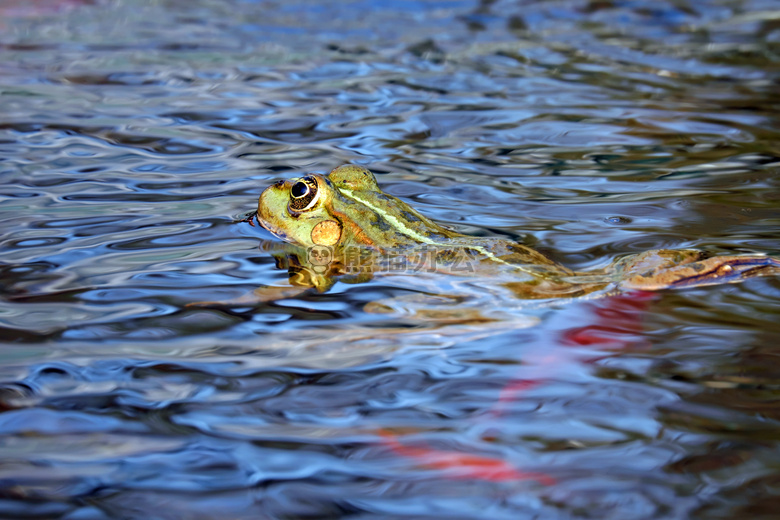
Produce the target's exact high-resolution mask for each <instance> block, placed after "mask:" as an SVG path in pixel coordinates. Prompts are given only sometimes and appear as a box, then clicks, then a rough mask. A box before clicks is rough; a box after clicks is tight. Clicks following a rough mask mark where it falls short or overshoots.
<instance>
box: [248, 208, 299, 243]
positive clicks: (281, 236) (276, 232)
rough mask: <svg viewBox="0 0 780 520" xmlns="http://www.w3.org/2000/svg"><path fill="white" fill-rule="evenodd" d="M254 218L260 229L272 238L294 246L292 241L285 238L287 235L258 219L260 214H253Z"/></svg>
mask: <svg viewBox="0 0 780 520" xmlns="http://www.w3.org/2000/svg"><path fill="white" fill-rule="evenodd" d="M254 216H255V218H256V219H257V223H258V224H260V227H261V228H263V229H265V230H266V231H268V232H269V233H271V234H272V235H273V236H275V237H277V238H279V239H280V240H284V241H285V242H289V243H291V244H294V243H295V242H293V241H292V240H290V238H289V237H288V236H287V233H285V232H283V231H281V230H280V229H278V228H274V226H272V225H271V224H270V223H269V222H266V221H265V220H263V219H262V218H260V213H259V212H257V213H255V215H254Z"/></svg>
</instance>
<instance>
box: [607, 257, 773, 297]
mask: <svg viewBox="0 0 780 520" xmlns="http://www.w3.org/2000/svg"><path fill="white" fill-rule="evenodd" d="M616 267H618V269H619V270H620V277H619V281H618V285H619V286H620V288H621V289H624V290H626V289H627V290H643V291H658V290H661V289H669V288H676V287H697V286H701V285H715V284H723V283H736V282H741V281H742V280H745V279H747V278H752V277H755V276H772V275H780V260H779V259H777V258H773V257H771V256H764V255H734V256H713V257H711V258H705V257H704V254H703V253H702V252H700V251H694V250H691V249H682V250H668V249H657V250H653V251H647V252H645V253H641V254H639V255H636V256H632V257H628V258H626V259H623V260H622V261H621V262H620V263H619V264H618V265H617V266H616Z"/></svg>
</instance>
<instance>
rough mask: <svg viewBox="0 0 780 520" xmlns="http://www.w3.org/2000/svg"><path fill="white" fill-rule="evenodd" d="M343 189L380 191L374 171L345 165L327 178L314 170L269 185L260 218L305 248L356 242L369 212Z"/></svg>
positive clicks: (279, 234)
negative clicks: (344, 193) (310, 172)
mask: <svg viewBox="0 0 780 520" xmlns="http://www.w3.org/2000/svg"><path fill="white" fill-rule="evenodd" d="M342 190H345V191H346V192H347V193H351V192H353V191H361V192H367V193H369V194H373V193H380V191H379V187H378V186H377V183H376V179H375V178H374V175H373V174H372V173H371V172H370V171H368V170H366V169H365V168H361V167H359V166H354V165H346V166H341V167H339V168H336V169H335V170H333V171H332V172H330V174H329V175H328V176H327V177H325V176H323V175H319V174H316V173H312V174H309V175H306V176H305V177H301V178H298V179H292V180H286V181H279V182H277V183H276V184H273V185H272V186H269V187H268V188H266V189H265V191H263V193H262V194H261V195H260V199H259V200H258V203H257V218H258V220H259V222H260V224H261V225H262V226H263V227H264V228H265V229H267V230H268V231H270V232H271V233H273V234H274V235H276V236H277V237H279V238H281V239H282V240H285V241H286V242H290V243H293V244H298V245H300V246H303V247H312V246H315V245H324V246H336V245H340V244H343V243H345V242H355V241H356V240H355V239H356V235H362V233H361V230H362V229H364V228H365V227H366V225H367V223H366V222H364V221H363V219H364V217H366V214H365V212H364V211H363V209H362V208H360V207H359V205H357V204H355V203H354V202H353V201H351V200H349V199H347V198H345V197H344V195H343V194H342ZM345 208H346V210H345ZM357 241H359V240H357Z"/></svg>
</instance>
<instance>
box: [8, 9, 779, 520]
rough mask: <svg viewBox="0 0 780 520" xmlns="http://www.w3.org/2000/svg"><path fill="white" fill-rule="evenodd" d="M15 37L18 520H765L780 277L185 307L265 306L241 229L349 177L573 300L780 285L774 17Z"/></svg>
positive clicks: (13, 341) (11, 244)
mask: <svg viewBox="0 0 780 520" xmlns="http://www.w3.org/2000/svg"><path fill="white" fill-rule="evenodd" d="M0 6H1V7H0V183H1V184H0V186H1V187H2V191H1V192H0V221H1V222H2V224H1V225H2V234H1V235H0V237H2V242H1V243H0V248H2V249H0V283H1V284H2V293H1V295H2V300H0V338H2V348H1V349H0V409H1V410H2V413H0V433H1V434H2V436H0V514H1V515H2V517H3V518H47V519H49V518H51V519H53V518H65V519H74V520H75V519H79V520H82V519H104V518H122V519H149V518H154V519H157V518H160V519H210V518H253V519H257V518H284V519H293V518H337V517H350V518H458V519H460V518H464V519H465V518H489V519H501V518H511V519H517V518H562V519H569V518H593V519H607V518H610V519H612V518H614V519H620V520H624V519H628V518H632V519H634V518H663V519H676V518H716V519H725V518H752V519H764V518H767V519H768V518H776V517H777V516H776V515H777V514H778V513H777V500H778V495H780V406H779V405H778V402H779V401H778V397H779V396H780V394H778V384H780V350H778V348H779V347H778V345H780V327H779V326H778V324H777V323H778V319H779V318H780V316H779V315H778V308H779V307H778V301H780V281H779V280H777V279H771V278H770V279H755V280H750V281H748V282H746V283H743V284H740V285H729V286H719V287H708V288H700V289H692V290H687V291H676V292H675V291H667V292H663V293H660V294H656V295H654V296H652V297H639V296H635V297H619V298H611V299H604V300H594V301H583V302H573V303H566V304H563V303H562V304H560V305H557V306H554V307H552V308H548V309H544V310H533V311H529V313H528V316H527V318H526V320H525V321H522V320H520V321H518V322H514V323H511V324H506V325H507V326H506V327H504V328H500V327H497V328H489V329H487V330H485V329H482V330H479V329H468V328H462V327H461V328H459V327H457V326H452V327H445V328H443V329H441V330H437V331H431V330H426V329H419V330H418V329H413V328H412V329H408V328H407V329H405V330H404V329H399V323H396V322H395V321H394V320H393V318H392V317H391V316H390V317H383V316H381V315H373V314H370V313H368V312H366V311H365V310H364V306H365V304H366V303H369V302H372V301H375V300H377V299H380V298H383V297H385V296H387V295H388V294H389V293H390V289H389V288H388V287H387V286H386V285H385V284H384V282H382V281H381V280H377V281H373V282H371V283H368V284H363V285H337V286H336V287H335V288H334V290H333V291H331V292H329V293H326V294H322V295H316V294H315V295H304V296H301V297H298V298H295V299H288V300H283V301H278V302H270V303H267V304H262V305H259V306H256V307H244V308H226V309H209V308H197V307H187V306H186V305H187V304H188V303H192V302H197V301H203V300H229V299H231V298H238V297H240V296H241V295H243V294H246V293H247V292H248V291H251V290H252V289H254V288H256V287H258V286H261V285H267V284H271V283H280V282H282V281H284V280H285V279H286V273H284V272H281V271H278V270H276V269H275V268H274V262H273V259H272V258H271V256H270V255H269V254H268V253H267V252H266V251H264V250H262V249H259V248H258V244H259V243H260V240H261V239H265V240H269V239H271V237H270V235H269V234H267V233H266V232H265V231H263V230H259V229H257V228H252V227H249V226H248V225H247V224H235V223H233V222H234V220H235V219H236V218H237V217H240V216H241V215H242V214H243V213H245V212H248V211H250V210H252V209H253V205H254V203H255V200H256V197H257V196H258V195H259V193H260V191H261V190H262V188H263V187H265V186H267V185H269V184H270V183H271V182H273V181H275V180H278V179H280V178H288V177H293V176H297V175H300V174H302V173H304V172H309V171H319V172H324V171H327V170H329V169H331V168H333V167H335V166H338V165H340V164H343V163H346V162H354V163H358V164H363V165H366V166H369V167H371V168H372V169H373V170H374V171H375V172H377V174H378V176H379V178H380V183H381V184H382V185H383V186H384V187H385V188H386V189H387V191H388V192H390V193H392V194H394V195H397V196H400V197H402V198H404V199H405V200H408V201H412V202H413V204H414V205H415V206H416V207H417V208H418V209H420V210H421V211H422V212H423V213H425V214H426V215H429V216H431V217H433V218H435V219H437V220H439V221H442V222H444V223H447V224H449V225H451V226H454V227H456V228H458V229H460V230H462V231H464V232H468V233H474V234H481V235H495V236H507V237H512V238H516V239H518V240H522V241H524V242H525V243H527V244H529V245H532V246H533V247H537V248H539V249H541V250H543V251H545V252H547V253H550V254H552V255H553V256H554V257H555V258H557V259H558V260H560V261H562V262H564V263H566V264H567V265H569V266H572V267H575V268H578V269H586V268H588V267H591V266H597V265H604V264H605V263H606V262H607V261H609V260H610V259H611V258H613V257H614V256H615V255H617V254H620V253H628V252H637V251H642V250H645V249H648V248H657V247H670V248H675V247H694V248H700V249H705V250H708V251H711V252H714V253H727V252H764V253H773V254H777V253H778V252H779V251H780V249H779V248H778V226H779V225H780V196H779V195H778V194H779V193H780V148H779V147H778V143H780V11H779V10H778V8H779V7H780V5H778V3H777V1H776V0H771V1H770V0H765V1H761V0H756V1H728V0H719V1H715V0H712V1H696V2H693V1H690V2H689V1H684V0H683V1H654V2H642V1H624V2H619V1H595V0H594V1H591V2H587V1H577V0H572V1H550V2H534V1H526V2H502V1H485V2H482V3H477V2H474V1H471V0H470V1H465V0H463V1H458V0H453V1H429V2H412V1H403V2H393V3H385V2H381V1H378V0H363V1H344V2H338V3H336V2H314V1H311V2H310V1H304V0H299V1H292V2H250V1H243V2H241V1H234V2H218V1H213V2H209V1H206V0H196V1H193V2H181V1H174V0H168V1H164V0H163V1H138V2H136V1H132V2H131V1H104V2H103V1H95V2H92V1H81V2H79V1H76V0H70V1H66V0H62V1H60V2H56V1H54V0H49V1H39V2H32V3H30V2H11V1H6V2H3V3H2V4H0ZM409 289H410V291H411V292H413V289H412V288H411V287H410V288H409Z"/></svg>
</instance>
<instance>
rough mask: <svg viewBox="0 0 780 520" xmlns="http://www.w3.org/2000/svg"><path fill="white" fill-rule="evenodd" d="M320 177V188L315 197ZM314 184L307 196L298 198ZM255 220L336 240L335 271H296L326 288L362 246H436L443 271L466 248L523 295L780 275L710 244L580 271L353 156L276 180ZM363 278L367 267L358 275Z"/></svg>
mask: <svg viewBox="0 0 780 520" xmlns="http://www.w3.org/2000/svg"><path fill="white" fill-rule="evenodd" d="M307 183H308V185H309V186H310V188H309V189H308V190H307V188H306V186H305V185H306V184H307ZM315 184H316V196H312V193H314V189H315ZM307 191H308V194H307V197H309V198H306V197H300V195H301V194H302V193H305V192H307ZM257 219H258V221H259V222H260V224H261V225H262V226H263V227H264V228H265V229H267V230H268V231H270V232H271V233H273V234H274V235H276V236H277V237H279V238H281V239H282V240H284V241H286V242H289V243H291V244H295V245H297V246H301V247H303V248H311V247H312V246H315V245H316V244H315V240H317V243H319V244H325V245H327V246H331V247H332V251H333V257H334V262H333V264H332V268H331V269H329V270H328V272H327V273H324V272H320V273H315V274H312V276H308V277H307V276H303V277H301V276H297V278H296V279H292V277H291V282H293V283H294V284H296V285H309V286H313V287H316V288H317V289H318V290H320V291H322V290H326V289H327V288H329V287H330V286H331V285H332V283H333V281H334V278H337V277H339V276H340V275H343V271H340V270H339V269H340V267H339V266H341V265H343V261H344V259H343V255H344V254H345V251H347V250H349V249H350V248H354V247H359V248H362V249H364V250H369V251H372V252H374V253H375V254H382V253H387V252H388V251H393V252H396V253H398V252H403V251H409V252H410V253H409V254H410V255H412V256H413V255H414V254H415V253H414V252H415V251H419V249H420V248H423V247H425V248H433V249H435V251H436V252H437V253H436V258H437V262H436V263H437V267H438V268H439V269H440V270H441V266H442V265H443V266H445V267H447V263H446V261H442V260H443V259H444V260H446V256H447V252H449V253H453V252H460V253H463V254H467V255H468V256H469V258H473V259H475V260H476V262H475V265H476V272H470V273H469V275H470V276H482V277H487V276H501V277H502V278H501V279H502V285H503V286H505V287H509V288H510V289H511V290H512V291H513V292H514V293H515V295H516V296H518V297H520V298H534V299H538V298H559V297H575V296H581V295H585V294H589V293H592V292H594V291H598V290H604V289H607V290H608V291H609V292H617V291H620V290H634V289H637V290H651V291H654V290H661V289H667V288H673V287H689V286H700V285H711V284H721V283H733V282H739V281H741V280H744V279H746V278H750V277H753V276H766V275H776V274H780V261H778V260H777V259H775V258H772V257H768V256H764V255H739V256H718V257H711V258H706V256H705V255H704V254H703V253H702V252H700V251H695V250H689V249H686V250H665V249H659V250H652V251H647V252H645V253H641V254H638V255H631V256H627V257H624V258H622V259H620V260H618V261H616V262H614V263H613V264H612V265H610V266H609V267H608V268H606V269H603V270H600V271H593V272H588V273H575V272H572V271H571V270H569V269H567V268H566V267H564V266H562V265H560V264H557V263H555V262H553V261H552V260H550V259H548V258H547V257H545V256H544V255H542V254H541V253H538V252H537V251H534V250H533V249H530V248H528V247H526V246H523V245H521V244H517V243H515V242H512V241H509V240H505V239H500V238H484V237H471V236H468V235H463V234H460V233H456V232H454V231H451V230H449V229H447V228H444V227H442V226H441V225H439V224H437V223H436V222H434V221H432V220H431V219H429V218H427V217H425V216H423V215H421V214H420V213H418V212H417V211H416V210H414V209H413V208H411V207H410V206H409V205H407V204H406V203H404V202H403V201H401V200H399V199H397V198H395V197H393V196H390V195H387V194H386V193H384V192H382V190H381V189H380V188H379V185H378V184H377V182H376V178H375V177H374V175H373V174H372V173H371V172H370V171H368V170H367V169H365V168H361V167H359V166H354V165H346V166H341V167H339V168H336V169H334V170H333V171H331V172H330V174H328V175H327V176H323V175H319V174H310V175H308V176H306V177H303V178H301V179H295V180H287V181H279V182H277V183H276V184H274V185H272V186H270V187H268V188H267V189H266V190H265V191H263V193H262V194H261V195H260V198H259V200H258V206H257ZM325 221H329V222H327V223H326V224H325V226H324V227H323V224H321V223H323V222H325ZM318 225H320V226H319V227H318ZM318 229H328V230H329V231H333V230H337V231H336V232H335V235H334V234H333V233H332V232H331V233H329V234H325V235H323V234H321V233H320V234H318V232H317V230H318ZM293 263H294V264H296V266H297V267H299V269H298V271H300V269H303V270H309V271H311V266H310V265H307V262H306V261H305V260H304V261H301V255H298V258H297V259H296V261H294V262H293ZM314 271H317V270H316V269H315V270H314ZM291 272H292V269H291ZM448 272H451V270H450V271H448ZM368 277H370V274H369V275H368ZM365 279H366V276H363V277H360V278H359V279H357V280H353V281H363V280H365Z"/></svg>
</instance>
